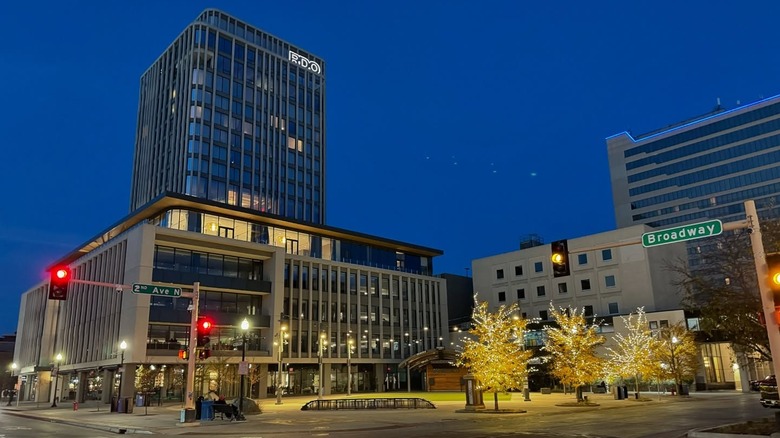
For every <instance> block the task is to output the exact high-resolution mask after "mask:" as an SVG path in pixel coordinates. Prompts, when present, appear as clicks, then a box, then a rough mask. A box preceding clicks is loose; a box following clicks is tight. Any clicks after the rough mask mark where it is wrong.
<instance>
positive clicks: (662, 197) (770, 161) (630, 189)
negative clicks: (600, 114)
mask: <svg viewBox="0 0 780 438" xmlns="http://www.w3.org/2000/svg"><path fill="white" fill-rule="evenodd" d="M607 149H608V153H609V169H610V175H611V180H612V197H613V201H614V208H615V219H616V223H617V226H618V227H619V228H622V227H628V226H631V225H634V224H647V225H650V226H652V227H667V226H674V225H677V224H683V223H690V222H697V221H700V220H706V219H721V220H722V221H723V222H731V221H736V220H742V219H744V217H745V213H744V201H746V200H749V199H753V200H755V201H756V207H757V209H758V212H759V216H765V215H768V214H772V213H773V212H774V211H775V209H774V208H773V207H775V204H777V197H778V194H780V166H778V163H779V162H780V96H775V97H771V98H768V99H764V100H761V101H758V102H755V103H752V104H749V105H745V106H741V107H739V108H735V109H733V110H729V111H723V110H721V109H720V108H717V109H716V111H715V112H713V113H711V114H708V115H706V116H702V117H699V118H696V119H693V120H689V121H685V122H682V123H680V124H678V125H676V126H673V127H669V128H664V129H661V130H658V131H655V132H651V133H648V134H644V135H639V136H636V137H634V136H632V135H631V134H630V133H628V132H622V133H620V134H617V135H614V136H612V137H609V138H607Z"/></svg>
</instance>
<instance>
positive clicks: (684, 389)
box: [680, 383, 688, 395]
mask: <svg viewBox="0 0 780 438" xmlns="http://www.w3.org/2000/svg"><path fill="white" fill-rule="evenodd" d="M680 395H688V385H686V384H685V383H683V384H682V385H680Z"/></svg>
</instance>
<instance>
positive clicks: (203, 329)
mask: <svg viewBox="0 0 780 438" xmlns="http://www.w3.org/2000/svg"><path fill="white" fill-rule="evenodd" d="M213 325H214V324H213V323H212V322H211V319H209V318H206V317H205V316H201V317H200V318H198V327H197V332H198V333H197V335H198V344H197V345H198V347H203V346H205V345H206V344H208V343H209V341H210V339H209V334H211V327H212V326H213Z"/></svg>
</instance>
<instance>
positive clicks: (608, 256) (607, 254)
mask: <svg viewBox="0 0 780 438" xmlns="http://www.w3.org/2000/svg"><path fill="white" fill-rule="evenodd" d="M601 260H604V261H605V262H606V261H608V260H612V250H611V249H602V250H601Z"/></svg>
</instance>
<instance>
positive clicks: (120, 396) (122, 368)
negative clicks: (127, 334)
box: [116, 339, 127, 412]
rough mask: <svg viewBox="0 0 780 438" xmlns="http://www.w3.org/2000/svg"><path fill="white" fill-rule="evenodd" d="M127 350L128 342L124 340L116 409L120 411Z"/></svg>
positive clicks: (120, 344) (121, 348)
mask: <svg viewBox="0 0 780 438" xmlns="http://www.w3.org/2000/svg"><path fill="white" fill-rule="evenodd" d="M125 350H127V342H125V341H124V339H123V340H122V342H120V343H119V358H120V359H119V389H118V390H117V398H116V409H117V412H118V411H119V400H120V399H121V398H122V379H124V378H125V370H124V366H125Z"/></svg>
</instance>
